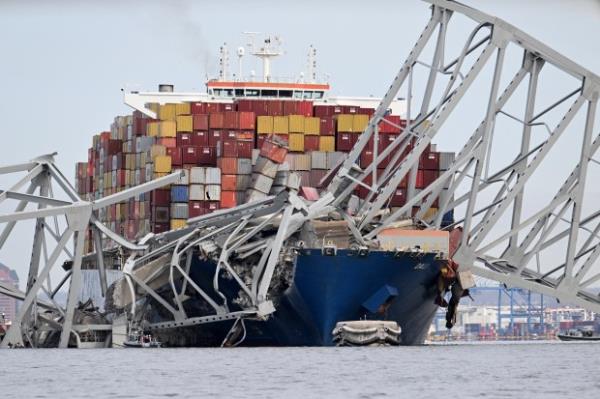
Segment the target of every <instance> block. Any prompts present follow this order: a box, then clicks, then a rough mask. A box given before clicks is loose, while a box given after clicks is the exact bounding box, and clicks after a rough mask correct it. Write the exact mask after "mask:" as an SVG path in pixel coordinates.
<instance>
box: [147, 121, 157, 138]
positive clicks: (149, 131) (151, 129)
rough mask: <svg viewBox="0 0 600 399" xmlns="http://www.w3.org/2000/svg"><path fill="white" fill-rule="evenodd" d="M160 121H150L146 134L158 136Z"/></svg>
mask: <svg viewBox="0 0 600 399" xmlns="http://www.w3.org/2000/svg"><path fill="white" fill-rule="evenodd" d="M159 123H160V122H148V124H147V125H146V136H150V137H156V136H158V126H159Z"/></svg>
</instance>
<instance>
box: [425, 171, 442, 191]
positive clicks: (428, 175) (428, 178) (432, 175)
mask: <svg viewBox="0 0 600 399" xmlns="http://www.w3.org/2000/svg"><path fill="white" fill-rule="evenodd" d="M438 177H440V172H439V171H438V170H424V171H423V184H424V186H425V187H427V186H429V185H430V184H431V183H433V182H434V181H435V180H436V179H437V178H438Z"/></svg>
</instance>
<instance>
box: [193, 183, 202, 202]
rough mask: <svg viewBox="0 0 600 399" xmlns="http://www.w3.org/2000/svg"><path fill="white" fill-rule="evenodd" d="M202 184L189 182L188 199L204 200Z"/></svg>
mask: <svg viewBox="0 0 600 399" xmlns="http://www.w3.org/2000/svg"><path fill="white" fill-rule="evenodd" d="M204 198H205V197H204V185H203V184H191V185H190V201H204Z"/></svg>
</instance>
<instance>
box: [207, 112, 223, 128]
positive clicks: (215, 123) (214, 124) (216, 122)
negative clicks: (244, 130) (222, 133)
mask: <svg viewBox="0 0 600 399" xmlns="http://www.w3.org/2000/svg"><path fill="white" fill-rule="evenodd" d="M208 125H209V127H210V128H211V129H223V128H224V127H225V126H224V125H225V115H224V114H223V113H222V112H217V113H213V114H210V117H209V122H208Z"/></svg>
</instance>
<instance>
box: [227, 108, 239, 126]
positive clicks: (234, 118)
mask: <svg viewBox="0 0 600 399" xmlns="http://www.w3.org/2000/svg"><path fill="white" fill-rule="evenodd" d="M223 127H224V128H225V129H239V127H240V122H239V119H238V113H237V112H235V111H227V112H224V113H223Z"/></svg>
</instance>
